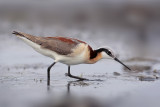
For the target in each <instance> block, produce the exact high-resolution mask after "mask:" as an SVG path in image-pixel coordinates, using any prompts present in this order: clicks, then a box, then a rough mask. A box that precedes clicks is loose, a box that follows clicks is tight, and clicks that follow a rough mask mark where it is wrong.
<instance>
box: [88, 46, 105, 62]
mask: <svg viewBox="0 0 160 107" xmlns="http://www.w3.org/2000/svg"><path fill="white" fill-rule="evenodd" d="M101 52H102V51H101V50H100V49H97V50H92V49H91V50H90V59H89V63H96V62H97V61H99V60H100V59H102V53H101Z"/></svg>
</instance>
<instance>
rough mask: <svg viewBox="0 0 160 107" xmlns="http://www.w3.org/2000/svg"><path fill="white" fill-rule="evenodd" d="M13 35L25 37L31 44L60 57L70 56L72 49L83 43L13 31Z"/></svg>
mask: <svg viewBox="0 0 160 107" xmlns="http://www.w3.org/2000/svg"><path fill="white" fill-rule="evenodd" d="M13 34H15V35H18V36H22V37H25V38H27V39H29V40H31V41H32V42H34V43H36V44H39V45H41V47H42V48H45V49H49V50H52V51H54V52H56V53H58V54H60V55H68V54H71V53H72V49H74V48H75V47H76V46H77V45H78V44H79V43H83V42H82V41H80V40H77V39H72V38H65V37H38V36H33V35H29V34H26V33H22V32H16V31H14V32H13Z"/></svg>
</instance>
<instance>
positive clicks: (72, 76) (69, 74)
mask: <svg viewBox="0 0 160 107" xmlns="http://www.w3.org/2000/svg"><path fill="white" fill-rule="evenodd" d="M68 76H69V77H71V78H76V79H79V80H81V81H83V80H88V79H86V78H81V77H77V76H74V75H71V73H70V66H68Z"/></svg>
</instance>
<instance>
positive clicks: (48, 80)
mask: <svg viewBox="0 0 160 107" xmlns="http://www.w3.org/2000/svg"><path fill="white" fill-rule="evenodd" d="M54 64H56V62H54V63H52V64H51V65H50V66H49V67H48V69H47V85H48V86H49V85H50V70H51V68H52V67H53V65H54Z"/></svg>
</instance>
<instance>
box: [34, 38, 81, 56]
mask: <svg viewBox="0 0 160 107" xmlns="http://www.w3.org/2000/svg"><path fill="white" fill-rule="evenodd" d="M42 38H43V39H41V40H40V41H39V44H40V45H41V47H42V48H45V49H49V50H52V51H54V52H56V53H58V54H60V55H68V54H71V53H72V49H74V48H75V47H76V46H77V45H78V44H79V43H78V42H74V43H69V42H64V41H62V40H59V39H57V38H54V37H52V38H46V37H42ZM37 42H38V41H37Z"/></svg>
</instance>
